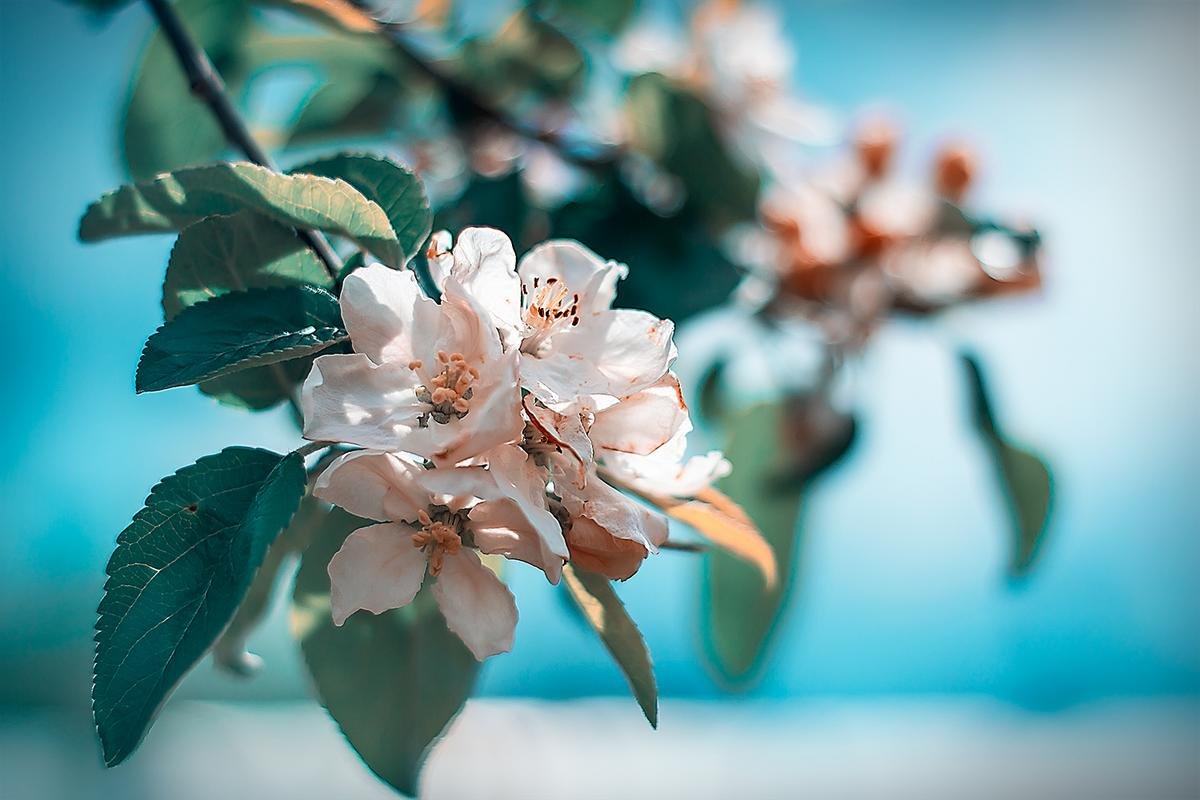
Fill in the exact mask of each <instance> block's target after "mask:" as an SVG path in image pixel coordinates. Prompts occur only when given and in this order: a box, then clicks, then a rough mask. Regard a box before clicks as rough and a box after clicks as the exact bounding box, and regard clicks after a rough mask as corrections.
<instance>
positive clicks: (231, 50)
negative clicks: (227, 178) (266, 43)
mask: <svg viewBox="0 0 1200 800" xmlns="http://www.w3.org/2000/svg"><path fill="white" fill-rule="evenodd" d="M175 10H176V12H177V13H178V14H179V16H180V18H181V20H182V21H183V24H184V27H186V28H187V30H188V32H189V33H190V34H191V35H192V37H193V38H194V39H195V40H196V43H197V44H198V45H199V46H200V47H202V48H203V49H204V50H205V52H207V53H208V57H209V59H210V60H211V61H212V62H213V65H214V66H215V67H216V69H217V71H218V72H219V73H220V74H221V76H222V78H223V79H224V81H225V84H226V87H227V89H228V90H229V93H230V95H231V96H233V97H237V96H238V95H239V94H240V93H241V91H242V87H243V86H244V85H245V82H246V79H247V78H248V77H249V71H248V69H247V68H246V65H245V64H243V63H242V60H241V51H240V48H241V45H242V41H243V37H244V35H245V34H246V32H247V31H248V29H249V28H250V26H251V17H250V9H249V5H248V3H247V2H245V0H179V2H177V3H175ZM121 148H122V154H123V158H124V162H125V165H126V167H127V168H128V170H129V174H130V175H131V176H132V177H133V179H134V180H146V179H149V178H151V177H153V176H154V175H157V174H158V173H160V172H167V171H170V170H176V169H181V168H183V167H191V166H196V165H198V164H202V163H205V162H208V161H212V160H213V159H214V158H216V157H217V156H218V155H219V154H220V153H221V152H222V151H223V150H224V149H225V136H224V134H222V133H221V129H220V127H219V126H218V125H217V123H216V121H214V119H213V116H212V112H211V111H209V109H208V108H207V106H205V105H204V103H203V102H201V101H200V100H199V99H198V98H197V97H196V96H195V95H193V94H192V91H191V87H190V85H189V84H188V81H187V79H186V78H185V77H184V74H183V71H182V70H181V69H180V68H179V62H178V61H177V59H176V57H175V53H174V52H173V51H172V50H171V47H170V45H169V44H168V42H167V40H166V37H165V36H163V35H162V34H161V33H160V32H159V31H158V30H157V29H155V31H154V33H153V35H152V36H151V37H150V40H149V42H148V43H147V44H146V47H145V50H144V51H143V52H142V56H141V59H140V60H139V62H138V64H137V66H136V67H135V69H134V78H133V85H132V88H131V90H130V94H129V99H128V101H127V103H126V107H125V111H124V114H123V116H122V119H121Z"/></svg>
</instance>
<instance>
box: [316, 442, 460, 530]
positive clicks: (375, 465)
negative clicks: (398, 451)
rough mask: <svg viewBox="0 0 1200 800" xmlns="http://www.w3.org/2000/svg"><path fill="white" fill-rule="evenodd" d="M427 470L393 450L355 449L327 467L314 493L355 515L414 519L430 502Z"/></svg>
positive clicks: (396, 519) (375, 518) (397, 519)
mask: <svg viewBox="0 0 1200 800" xmlns="http://www.w3.org/2000/svg"><path fill="white" fill-rule="evenodd" d="M427 471H428V470H426V469H425V468H424V467H421V466H418V465H416V464H413V463H411V462H408V461H405V460H404V459H402V458H399V457H398V456H396V455H393V454H392V453H380V452H376V451H373V450H356V451H354V452H352V453H346V454H345V455H343V456H339V457H338V458H337V459H336V460H335V461H334V462H333V463H332V464H330V465H329V466H328V467H326V468H325V471H324V472H322V473H321V474H320V476H319V477H318V478H317V482H316V485H315V486H314V487H313V494H314V495H315V496H316V497H318V498H320V499H321V500H325V501H326V502H329V503H333V504H334V505H335V506H339V507H340V508H344V509H345V510H346V511H349V512H350V513H351V514H354V515H355V516H359V517H365V518H366V519H373V520H378V521H380V522H385V521H386V522H413V521H415V520H416V519H417V512H418V511H419V510H421V509H424V508H426V507H428V506H429V505H430V497H429V495H430V492H429V489H428V487H427V486H426V485H425V484H424V483H422V482H421V480H420V479H421V478H423V477H424V473H425V472H427ZM480 471H481V472H482V470H480Z"/></svg>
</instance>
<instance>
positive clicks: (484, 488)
mask: <svg viewBox="0 0 1200 800" xmlns="http://www.w3.org/2000/svg"><path fill="white" fill-rule="evenodd" d="M413 480H414V481H415V482H417V483H419V484H420V485H421V487H422V488H423V489H424V490H425V492H426V493H427V494H428V496H429V497H430V501H431V502H432V503H434V504H435V505H442V506H446V507H447V508H449V509H450V510H451V511H460V510H462V509H464V508H469V507H471V506H473V505H475V503H476V502H478V500H479V499H481V498H487V497H492V496H494V495H495V493H496V481H495V479H494V478H493V477H492V475H491V473H489V472H488V471H487V470H486V469H484V468H483V467H454V468H440V469H421V470H419V471H414V473H413Z"/></svg>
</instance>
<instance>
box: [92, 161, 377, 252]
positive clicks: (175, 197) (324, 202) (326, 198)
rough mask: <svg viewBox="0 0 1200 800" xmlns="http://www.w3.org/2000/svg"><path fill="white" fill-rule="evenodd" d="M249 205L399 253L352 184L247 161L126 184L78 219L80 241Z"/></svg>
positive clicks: (167, 227) (180, 223)
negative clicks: (281, 173)
mask: <svg viewBox="0 0 1200 800" xmlns="http://www.w3.org/2000/svg"><path fill="white" fill-rule="evenodd" d="M243 210H251V211H258V212H260V213H262V214H265V215H267V216H269V217H271V218H273V219H275V220H276V221H278V222H281V223H283V224H285V225H291V226H293V227H297V228H314V229H316V230H321V231H326V232H328V233H335V234H338V235H340V236H346V237H347V238H350V239H353V240H354V241H356V242H357V243H359V244H360V245H361V246H363V247H365V248H366V249H368V250H370V251H371V252H373V253H375V254H376V255H378V256H379V257H380V258H384V259H398V258H399V257H400V246H399V243H398V242H397V241H396V234H395V232H394V231H393V230H392V225H391V223H390V222H388V218H387V214H386V213H385V212H384V210H383V209H382V208H380V207H379V206H377V205H375V204H374V203H372V202H371V201H370V200H368V199H367V198H365V197H363V196H362V195H361V194H360V193H359V192H358V191H357V190H356V189H354V187H352V186H351V185H350V184H348V183H346V182H345V181H339V180H331V179H329V178H322V177H319V176H315V175H280V174H278V173H275V172H272V171H271V170H269V169H266V168H264V167H259V166H256V165H254V164H248V163H244V162H240V163H221V164H210V165H208V166H205V167H193V168H190V169H183V170H178V171H176V172H172V173H169V174H164V175H159V176H157V177H156V178H154V179H153V180H150V181H146V182H145V183H137V184H131V185H126V186H122V187H121V188H120V189H117V190H116V191H113V192H109V193H108V194H106V195H104V196H103V197H101V198H100V199H99V200H97V201H96V202H95V203H92V205H91V206H89V207H88V210H87V212H86V213H84V215H83V219H82V220H80V222H79V238H80V239H81V240H83V241H85V242H92V241H99V240H102V239H108V238H112V237H114V236H129V235H132V234H139V233H163V232H167V231H176V230H180V229H182V228H184V227H186V226H187V225H191V224H192V223H193V222H197V221H199V220H200V219H203V218H204V217H208V216H212V215H214V214H232V213H234V212H237V211H243Z"/></svg>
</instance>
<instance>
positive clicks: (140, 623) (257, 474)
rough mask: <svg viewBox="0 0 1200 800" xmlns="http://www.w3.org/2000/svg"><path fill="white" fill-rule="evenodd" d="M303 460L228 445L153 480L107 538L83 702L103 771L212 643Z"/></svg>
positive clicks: (277, 525)
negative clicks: (133, 511) (109, 550)
mask: <svg viewBox="0 0 1200 800" xmlns="http://www.w3.org/2000/svg"><path fill="white" fill-rule="evenodd" d="M306 480H307V475H306V473H305V470H304V459H303V458H301V457H300V456H299V455H297V454H295V453H292V454H290V455H287V456H280V455H278V454H276V453H271V452H268V451H266V450H257V449H252V448H247V447H230V448H227V449H225V450H222V451H221V452H220V453H218V454H216V455H211V456H205V457H204V458H201V459H200V460H199V461H197V462H196V463H195V464H193V465H191V466H188V467H184V468H183V469H181V470H179V471H178V472H176V473H175V474H174V475H172V476H171V477H169V478H166V479H164V480H163V481H162V482H160V483H159V484H158V485H157V486H155V487H154V489H153V490H151V492H150V496H149V497H148V498H146V505H145V508H143V509H142V510H141V511H139V512H138V513H137V515H136V516H135V517H134V518H133V522H132V523H131V524H130V525H129V527H127V528H126V529H125V530H124V531H122V532H121V535H120V536H119V537H118V538H117V547H116V550H115V551H114V552H113V555H112V558H111V559H110V560H109V562H108V576H109V578H108V581H107V582H106V583H105V585H104V599H103V600H101V601H100V609H99V619H98V620H97V622H96V660H95V664H94V670H93V677H94V683H93V687H92V705H93V710H94V713H95V719H96V728H97V731H98V732H99V735H100V744H101V747H102V749H103V751H104V762H105V763H106V764H108V765H109V766H112V765H114V764H117V763H120V762H121V761H123V760H124V759H125V758H126V757H127V756H128V755H129V754H130V753H131V752H133V749H134V748H135V747H137V745H138V743H139V742H140V741H141V739H142V737H143V736H144V735H145V732H146V730H147V728H148V727H149V725H150V723H151V720H152V719H153V718H154V715H155V714H156V713H157V711H158V709H159V708H160V707H161V706H162V703H163V702H164V701H165V700H166V698H167V695H168V694H169V693H170V692H171V690H172V689H173V688H174V687H175V686H176V684H178V682H179V680H180V679H181V678H182V677H183V676H184V674H185V673H186V672H187V671H188V670H189V669H190V668H191V667H192V665H194V664H195V663H196V662H197V661H198V660H199V659H200V658H201V657H202V656H203V655H204V653H205V652H206V651H207V650H208V649H209V647H211V646H212V644H213V642H214V641H215V640H216V638H217V637H218V636H219V635H220V633H221V631H222V629H223V628H224V627H225V625H226V624H227V623H228V622H229V620H230V618H231V617H232V616H233V614H234V611H235V610H236V609H237V607H238V605H239V603H241V601H242V598H243V597H244V596H245V594H246V590H247V588H248V587H249V586H250V583H251V581H252V580H253V578H254V573H255V571H256V570H257V569H258V566H259V564H260V563H261V562H262V559H263V555H264V554H265V553H266V551H267V548H268V547H269V546H270V545H271V543H272V542H273V541H274V540H275V537H276V536H277V535H278V533H279V531H280V530H282V529H283V528H284V527H286V526H287V524H288V522H289V520H291V518H292V515H293V514H294V513H295V511H296V507H297V505H298V504H299V503H300V498H301V495H303V493H304V487H305V481H306Z"/></svg>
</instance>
